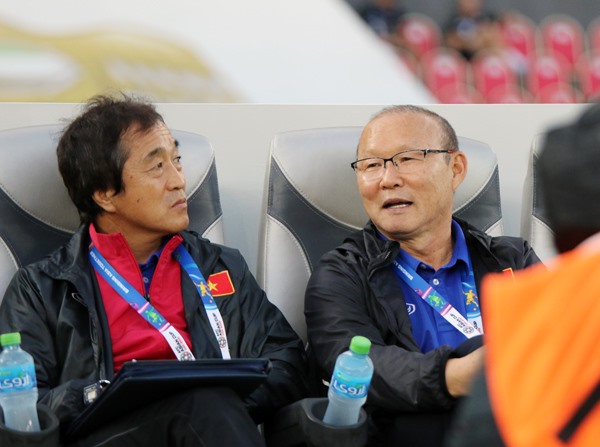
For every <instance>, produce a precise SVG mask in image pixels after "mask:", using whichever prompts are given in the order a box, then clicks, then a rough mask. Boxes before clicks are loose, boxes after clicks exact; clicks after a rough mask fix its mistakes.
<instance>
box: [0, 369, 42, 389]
mask: <svg viewBox="0 0 600 447" xmlns="http://www.w3.org/2000/svg"><path fill="white" fill-rule="evenodd" d="M36 386H37V382H36V379H35V367H34V366H33V365H27V366H9V367H6V368H0V392H3V393H11V392H15V391H27V390H30V389H32V388H34V387H36Z"/></svg>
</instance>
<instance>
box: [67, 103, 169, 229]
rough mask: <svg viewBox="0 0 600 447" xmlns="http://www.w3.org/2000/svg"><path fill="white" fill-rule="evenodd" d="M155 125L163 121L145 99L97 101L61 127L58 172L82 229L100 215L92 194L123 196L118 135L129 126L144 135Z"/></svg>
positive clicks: (123, 149) (123, 157)
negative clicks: (99, 192) (102, 192)
mask: <svg viewBox="0 0 600 447" xmlns="http://www.w3.org/2000/svg"><path fill="white" fill-rule="evenodd" d="M160 122H163V123H164V120H163V118H162V116H161V115H160V114H159V113H158V112H157V111H156V108H155V107H154V105H152V104H151V103H150V102H147V101H146V100H144V99H139V98H133V97H131V96H127V95H125V94H123V95H121V97H112V96H104V95H99V96H95V97H93V98H91V99H90V100H89V101H88V102H87V104H86V105H85V107H84V110H83V113H81V114H80V115H79V116H78V117H77V118H75V119H74V120H73V121H72V122H71V123H70V124H69V125H68V126H67V127H66V129H65V130H64V132H63V134H62V136H61V138H60V141H59V142H58V147H57V149H56V154H57V157H58V169H59V171H60V174H61V176H62V178H63V182H64V183H65V186H66V187H67V190H68V191H69V196H70V197H71V200H72V201H73V203H74V204H75V206H76V207H77V210H78V211H79V217H80V219H81V222H82V223H89V222H93V221H94V220H95V219H96V217H97V216H98V215H99V214H100V213H102V208H101V207H100V206H98V204H96V202H95V201H94V199H93V197H92V196H93V194H94V192H96V191H108V190H110V189H112V190H114V191H115V192H116V193H119V192H121V191H122V190H123V178H122V174H123V166H124V165H125V162H126V161H127V158H128V155H129V153H128V148H127V147H124V145H123V144H122V142H121V137H122V136H123V134H124V133H125V132H126V131H127V130H129V129H130V128H131V127H133V126H137V127H138V130H139V131H141V132H145V131H147V130H149V129H150V128H152V127H153V126H155V125H156V124H158V123H160Z"/></svg>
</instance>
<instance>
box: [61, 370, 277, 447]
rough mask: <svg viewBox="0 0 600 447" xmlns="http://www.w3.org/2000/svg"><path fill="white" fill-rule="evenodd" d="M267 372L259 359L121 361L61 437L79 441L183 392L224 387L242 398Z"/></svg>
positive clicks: (256, 385)
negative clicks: (137, 410)
mask: <svg viewBox="0 0 600 447" xmlns="http://www.w3.org/2000/svg"><path fill="white" fill-rule="evenodd" d="M270 370H271V361H270V360H269V359H263V358H258V359H246V358H236V359H230V360H223V359H200V360H192V361H177V360H140V361H135V360H134V361H130V362H125V363H124V364H123V366H122V367H121V369H120V370H119V372H118V373H117V374H116V376H115V378H114V380H113V381H112V382H111V384H110V385H108V386H107V387H106V388H105V389H104V390H103V391H102V393H101V394H100V395H99V396H98V398H97V399H96V400H95V401H94V402H92V403H91V404H90V405H89V406H87V407H86V408H85V410H84V411H83V412H82V413H81V414H80V415H79V416H78V417H77V418H76V419H74V420H73V421H72V422H71V423H70V424H69V425H68V427H67V430H66V432H65V435H66V437H67V439H77V438H81V437H83V436H86V435H87V434H89V433H91V432H92V431H93V430H94V429H96V428H98V427H101V426H102V425H104V424H106V423H107V422H109V421H110V420H112V419H116V418H118V417H120V416H122V415H123V414H127V413H130V412H131V411H133V410H135V409H136V408H139V407H141V406H144V405H147V404H150V403H152V402H156V401H158V400H160V399H162V398H165V397H168V396H172V395H174V394H176V393H178V392H181V391H185V390H186V389H191V388H196V387H204V386H209V387H210V386H225V387H229V388H232V389H233V390H235V391H236V392H237V393H238V394H239V395H240V397H242V398H243V397H245V396H247V395H248V394H250V393H251V392H252V391H253V390H254V389H256V388H257V387H258V386H259V385H260V384H261V383H262V382H263V381H265V380H266V379H267V377H268V375H269V372H270Z"/></svg>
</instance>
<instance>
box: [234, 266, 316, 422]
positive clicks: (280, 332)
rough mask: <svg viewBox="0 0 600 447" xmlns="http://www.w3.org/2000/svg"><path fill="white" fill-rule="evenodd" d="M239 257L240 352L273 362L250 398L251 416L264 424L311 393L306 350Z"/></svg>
mask: <svg viewBox="0 0 600 447" xmlns="http://www.w3.org/2000/svg"><path fill="white" fill-rule="evenodd" d="M239 258H240V259H239V262H240V263H241V265H242V272H241V275H240V283H239V284H238V292H240V305H241V306H242V312H243V314H244V331H243V334H242V335H241V340H240V355H241V356H243V357H263V358H268V359H270V360H271V363H272V369H271V372H270V373H269V377H268V379H267V381H266V383H264V384H262V385H260V386H259V387H258V388H257V389H256V390H255V391H253V392H252V393H251V394H250V395H249V396H248V397H247V398H246V405H247V408H248V411H249V412H250V415H251V416H252V418H253V419H254V420H255V421H256V422H257V423H260V422H263V421H265V420H266V419H268V418H269V417H270V416H271V415H272V414H273V413H274V412H275V411H276V410H278V409H279V408H281V407H283V406H285V405H287V404H290V403H293V402H295V401H297V400H299V399H301V398H303V397H305V396H306V395H307V393H308V384H307V375H306V373H307V371H306V369H307V366H306V353H305V349H304V346H303V344H302V341H301V340H300V338H299V337H298V335H297V334H296V333H295V332H294V330H293V329H292V327H291V326H290V325H289V323H288V322H287V320H286V319H285V317H284V315H283V314H282V313H281V311H280V310H279V309H278V308H277V307H276V306H275V305H274V304H272V303H271V302H270V301H269V300H268V299H267V296H266V294H265V292H264V291H263V290H262V289H261V288H260V286H259V285H258V283H257V282H256V280H255V278H254V277H253V276H252V274H251V273H250V271H249V270H248V266H247V265H246V262H245V261H244V260H243V259H242V257H241V255H240V257H239Z"/></svg>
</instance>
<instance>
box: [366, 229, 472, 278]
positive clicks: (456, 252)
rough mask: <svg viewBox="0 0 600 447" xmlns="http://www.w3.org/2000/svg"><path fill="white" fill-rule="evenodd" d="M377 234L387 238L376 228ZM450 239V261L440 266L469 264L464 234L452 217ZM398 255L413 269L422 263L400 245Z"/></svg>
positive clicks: (385, 239)
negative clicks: (451, 242) (459, 263)
mask: <svg viewBox="0 0 600 447" xmlns="http://www.w3.org/2000/svg"><path fill="white" fill-rule="evenodd" d="M377 235H378V236H379V237H380V238H381V239H383V240H384V241H387V240H388V238H387V237H385V236H384V235H383V234H381V232H380V231H379V230H377ZM452 239H454V249H453V250H452V257H451V258H450V261H449V262H448V263H447V264H446V265H444V266H443V267H442V268H450V267H454V265H456V263H457V262H459V261H461V262H463V263H464V264H465V265H469V251H468V249H467V241H466V239H465V234H464V233H463V230H462V228H461V227H460V225H459V224H458V222H456V221H455V220H454V219H452ZM398 256H401V257H402V261H403V262H405V263H406V264H408V266H409V267H411V268H412V269H413V270H414V271H417V268H418V267H419V266H420V265H421V264H423V262H422V261H419V260H418V259H417V258H415V257H413V256H411V255H410V254H408V253H407V252H406V251H404V250H403V249H402V245H400V253H399V254H398Z"/></svg>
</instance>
